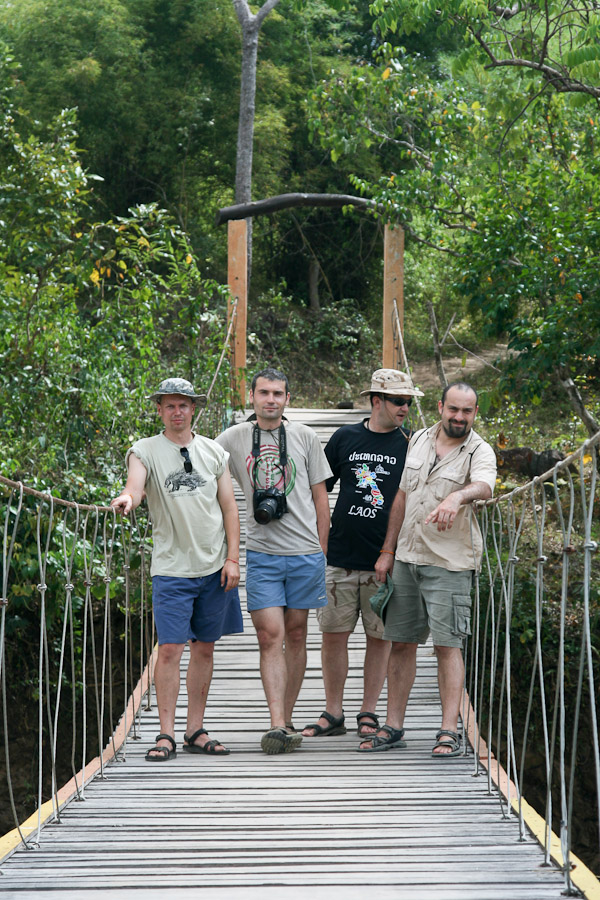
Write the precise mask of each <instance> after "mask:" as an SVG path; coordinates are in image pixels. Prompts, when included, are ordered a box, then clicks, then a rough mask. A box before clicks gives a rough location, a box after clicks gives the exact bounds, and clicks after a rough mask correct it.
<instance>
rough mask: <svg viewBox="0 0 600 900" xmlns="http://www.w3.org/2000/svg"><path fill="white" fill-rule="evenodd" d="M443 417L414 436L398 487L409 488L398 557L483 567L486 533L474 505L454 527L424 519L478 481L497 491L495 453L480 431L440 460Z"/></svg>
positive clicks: (455, 569)
mask: <svg viewBox="0 0 600 900" xmlns="http://www.w3.org/2000/svg"><path fill="white" fill-rule="evenodd" d="M440 427H441V423H440V422H438V423H437V425H434V426H433V427H432V428H427V429H422V430H421V431H417V432H416V434H414V435H413V437H412V438H411V440H410V443H409V445H408V452H407V456H406V463H405V464H404V472H403V473H402V479H401V481H400V489H401V490H403V491H404V493H405V494H406V508H405V513H404V522H403V524H402V528H401V529H400V534H399V535H398V544H397V546H396V559H399V560H401V561H402V562H406V563H416V564H417V565H421V566H439V567H440V568H442V569H447V570H448V571H450V572H462V571H465V570H466V569H476V570H479V568H480V566H481V554H482V538H481V531H480V530H479V525H478V523H477V518H476V517H475V516H474V515H473V509H472V505H471V504H470V503H467V504H465V505H463V506H461V507H460V509H459V510H458V513H457V514H456V519H455V520H454V522H453V524H452V528H450V529H448V530H446V531H438V529H437V522H430V523H429V525H424V524H423V523H424V521H425V519H426V518H427V516H428V515H429V513H430V512H432V511H433V510H434V509H435V508H436V506H438V504H439V503H441V502H442V500H445V499H446V497H447V496H448V494H451V493H453V491H457V490H459V489H460V488H461V487H463V486H464V485H466V484H472V483H473V482H474V481H484V482H485V483H486V484H488V485H489V486H490V488H491V490H492V492H493V490H494V487H495V485H496V454H495V453H494V451H493V450H492V448H491V447H490V445H489V444H488V443H486V442H485V441H484V440H483V438H482V437H480V436H479V435H478V434H477V432H475V431H470V432H469V434H468V435H467V437H466V438H465V440H464V441H463V442H462V444H460V445H459V446H458V447H456V448H455V449H454V450H452V451H451V452H450V453H448V454H447V455H446V456H444V458H443V459H442V460H440V461H439V462H437V463H436V452H435V441H436V438H437V434H438V430H439V428H440Z"/></svg>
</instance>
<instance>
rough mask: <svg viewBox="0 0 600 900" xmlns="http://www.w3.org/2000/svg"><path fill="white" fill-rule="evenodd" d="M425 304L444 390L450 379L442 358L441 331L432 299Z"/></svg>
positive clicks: (439, 376) (436, 362) (437, 366)
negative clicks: (447, 376)
mask: <svg viewBox="0 0 600 900" xmlns="http://www.w3.org/2000/svg"><path fill="white" fill-rule="evenodd" d="M425 305H426V306H427V312H428V313H429V322H430V324H431V337H432V339H433V355H434V357H435V365H436V368H437V372H438V378H439V379H440V384H441V385H442V390H443V389H444V388H447V387H448V379H447V378H446V373H445V372H444V361H443V359H442V348H441V345H440V333H439V331H438V324H437V319H436V316H435V309H434V308H433V303H432V302H431V300H426V301H425Z"/></svg>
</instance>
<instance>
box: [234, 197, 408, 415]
mask: <svg viewBox="0 0 600 900" xmlns="http://www.w3.org/2000/svg"><path fill="white" fill-rule="evenodd" d="M373 205H374V204H373V203H372V202H371V201H369V200H365V198H364V197H354V196H352V195H350V194H281V195H279V196H278V197H270V198H268V199H267V200H259V201H256V202H255V203H244V204H238V205H237V206H229V207H227V208H225V209H220V210H219V211H218V213H217V217H216V224H217V225H221V224H223V223H224V222H227V283H228V286H229V294H230V299H229V303H228V307H227V322H228V324H229V321H230V318H231V316H232V315H235V322H234V326H233V332H232V346H231V370H232V395H233V400H234V404H235V405H238V406H241V407H245V405H246V375H245V372H246V332H247V322H248V252H247V247H248V226H247V221H246V220H247V219H248V218H250V217H252V216H256V215H264V214H266V213H272V212H275V211H277V210H280V209H289V208H290V207H294V206H328V207H341V206H357V207H363V208H372V207H373ZM234 301H237V303H235V312H233V309H234ZM394 301H395V302H396V306H397V308H398V315H399V318H400V328H401V330H402V333H403V334H404V229H403V228H402V227H401V226H400V225H395V226H390V225H386V226H385V232H384V248H383V346H382V351H381V361H382V365H383V367H384V368H386V369H395V368H398V367H399V363H400V361H399V360H398V355H397V349H396V343H395V341H394V317H395V313H394Z"/></svg>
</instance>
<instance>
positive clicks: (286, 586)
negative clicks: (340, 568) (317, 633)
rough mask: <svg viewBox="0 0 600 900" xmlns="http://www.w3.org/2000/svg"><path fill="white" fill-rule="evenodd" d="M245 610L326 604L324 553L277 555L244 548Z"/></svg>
mask: <svg viewBox="0 0 600 900" xmlns="http://www.w3.org/2000/svg"><path fill="white" fill-rule="evenodd" d="M246 595H247V597H248V612H253V611H254V610H255V609H267V607H270V606H287V607H288V609H317V608H318V607H319V606H326V605H327V590H326V588H325V554H324V553H309V554H306V555H305V556H276V555H274V554H271V553H260V552H259V551H258V550H247V551H246Z"/></svg>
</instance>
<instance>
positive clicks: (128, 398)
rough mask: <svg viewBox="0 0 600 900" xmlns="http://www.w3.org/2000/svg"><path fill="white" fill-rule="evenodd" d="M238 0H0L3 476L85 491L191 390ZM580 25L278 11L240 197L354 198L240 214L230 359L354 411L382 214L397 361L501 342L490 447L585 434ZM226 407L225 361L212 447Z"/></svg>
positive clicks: (231, 164) (203, 349)
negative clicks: (391, 260)
mask: <svg viewBox="0 0 600 900" xmlns="http://www.w3.org/2000/svg"><path fill="white" fill-rule="evenodd" d="M240 5H245V3H244V0H95V2H94V3H92V2H90V0H70V2H69V3H67V4H65V3H60V2H57V0H10V2H9V0H0V102H1V104H2V121H1V123H0V128H1V134H0V360H1V367H0V474H2V475H4V476H6V477H8V478H11V479H22V480H23V481H25V482H26V483H28V484H30V485H32V486H34V487H37V488H39V489H41V490H46V489H52V491H53V493H55V494H57V495H60V496H62V497H64V498H65V499H78V500H80V501H83V502H100V503H105V502H106V501H107V500H108V498H110V497H111V496H112V495H113V494H114V487H115V485H116V484H120V482H121V479H122V476H123V455H124V451H125V449H126V447H127V446H128V445H129V443H130V442H131V441H132V440H133V439H134V438H136V437H138V436H141V435H143V434H148V433H152V432H153V431H154V430H155V423H154V417H153V414H152V412H151V411H150V410H149V409H148V404H147V403H146V402H145V397H146V396H147V395H148V394H149V393H151V391H152V390H153V389H154V387H155V385H156V383H157V382H158V381H159V380H161V379H162V378H163V377H165V374H166V373H172V374H178V375H181V376H183V377H186V378H189V379H190V380H191V381H193V383H194V385H195V386H196V387H197V388H198V389H204V390H206V388H207V387H208V384H209V383H210V381H211V379H212V377H213V375H214V373H215V371H216V366H217V362H218V359H219V356H220V353H221V350H222V344H223V339H224V335H225V318H226V302H227V292H226V290H225V289H224V287H223V284H224V283H225V282H226V272H227V260H226V230H225V228H224V227H221V228H217V227H216V226H215V225H214V218H215V213H216V211H217V210H218V209H219V208H221V207H223V206H227V205H231V204H232V203H234V202H235V200H236V196H235V174H236V160H237V155H238V146H237V142H238V137H237V133H238V113H239V84H240V75H241V49H240V23H239V21H238V17H237V15H236V9H237V8H238V7H239V6H240ZM260 7H261V4H260V3H258V4H254V5H252V6H251V10H252V11H254V12H256V11H257V10H258V9H260ZM599 38H600V9H599V8H598V5H597V3H593V2H592V3H583V4H575V3H574V2H572V0H567V2H563V3H560V4H559V3H557V2H555V0H546V2H545V3H542V2H540V0H534V2H532V3H528V4H519V3H516V4H515V5H513V6H511V7H506V8H504V7H501V6H500V5H498V4H496V3H492V2H490V3H489V4H488V3H481V2H479V0H440V2H438V3H436V4H433V3H431V2H429V0H373V2H371V3H369V2H368V0H347V2H344V0H336V2H335V3H334V4H331V5H330V4H329V3H327V2H326V0H281V2H277V3H276V4H274V5H273V9H272V10H271V11H270V12H269V14H268V15H267V16H266V17H265V19H264V22H263V24H262V27H261V30H260V35H259V51H258V64H257V70H256V115H255V120H254V134H253V148H254V160H253V168H252V198H253V199H255V200H257V199H262V198H265V197H268V196H273V195H276V194H280V193H287V192H293V191H299V192H312V193H354V194H358V195H361V196H364V197H366V198H369V199H370V200H372V201H373V204H374V207H373V211H372V212H365V211H361V212H357V211H356V210H354V211H352V210H349V209H345V210H344V211H343V212H342V211H336V210H333V211H332V210H317V209H312V210H309V209H300V210H288V211H284V212H282V213H278V214H277V215H273V216H268V217H259V218H256V219H255V220H254V226H253V260H252V280H251V290H250V303H249V316H250V323H249V325H250V335H249V360H250V362H249V366H250V367H251V368H255V367H257V366H260V365H262V364H266V363H268V362H272V363H275V364H276V365H278V366H281V367H283V368H285V369H287V370H288V372H289V374H290V376H291V381H292V388H293V391H294V399H295V400H296V401H297V402H298V403H302V404H306V405H310V404H311V403H312V404H314V405H322V404H325V403H336V402H337V401H338V400H341V399H352V398H355V397H356V392H357V390H358V389H359V386H360V387H363V386H364V382H365V379H366V378H367V375H368V373H369V372H370V371H372V369H373V368H376V367H377V366H378V365H379V363H380V349H379V348H380V342H381V323H380V319H381V284H382V234H383V224H384V222H386V221H389V222H392V223H398V222H399V223H401V224H402V225H403V226H404V228H405V230H406V264H405V272H406V286H405V299H406V320H405V321H406V344H407V349H408V354H409V357H410V359H411V360H415V361H423V360H426V359H431V357H432V347H433V345H432V333H431V322H432V320H433V319H435V321H436V323H437V326H438V329H439V333H440V335H444V334H445V333H446V332H447V330H450V332H451V339H452V341H453V342H454V343H453V344H452V345H450V338H448V341H447V343H446V344H445V348H444V352H446V351H447V349H448V347H450V346H452V347H453V348H454V349H453V351H452V352H458V353H459V354H461V353H463V352H465V351H464V350H463V349H462V348H464V347H466V348H468V349H469V350H475V351H477V350H478V349H479V348H481V347H486V346H489V345H493V344H495V343H496V342H498V341H500V342H502V343H503V344H506V345H508V352H507V355H506V356H505V358H504V359H503V360H502V362H501V363H498V368H497V369H495V370H493V369H486V370H485V373H484V374H481V375H478V376H477V386H478V387H479V388H480V389H482V394H481V397H482V403H481V411H482V417H481V427H480V430H481V431H483V432H484V433H485V434H486V435H487V436H489V439H490V440H491V441H492V442H494V443H496V442H504V444H505V445H506V443H508V444H509V445H512V446H516V445H522V444H527V445H529V446H531V447H534V448H535V449H537V450H542V449H544V448H547V447H557V448H558V449H561V450H563V451H566V450H569V449H572V448H573V447H574V446H576V445H577V444H578V443H580V442H581V440H582V439H584V438H585V437H586V436H587V435H589V434H591V433H593V432H594V431H596V430H597V429H598V427H599V426H598V419H599V418H600V400H599V397H600V290H599V280H600V276H599V272H600V154H599V153H598V142H599V139H600V134H599V120H600V109H599V102H600V49H599V48H600V41H599ZM456 344H459V345H460V348H461V349H460V350H458V351H457V350H456V349H455V348H456ZM432 368H433V363H432ZM437 393H438V390H437V388H436V389H435V390H434V391H432V392H431V393H430V394H428V397H427V400H426V409H428V410H429V411H430V413H431V415H432V416H433V415H435V399H436V397H437ZM228 405H229V395H228V371H227V366H225V367H224V369H223V370H222V373H221V375H220V377H219V379H218V381H217V383H216V387H215V393H214V395H213V403H212V407H211V410H212V411H211V413H210V414H209V416H208V418H207V420H206V421H205V423H204V427H205V430H206V431H207V432H208V433H209V434H213V433H215V432H216V431H218V430H219V429H220V428H221V427H222V425H223V421H224V415H225V413H226V410H227V408H228ZM23 565H25V563H23ZM527 602H528V601H527V598H524V599H523V604H524V608H527ZM596 602H597V597H596ZM19 603H21V604H22V605H21V606H20V607H19ZM13 612H16V613H17V614H18V615H17V618H13V621H12V626H11V627H12V628H13V631H12V632H11V635H10V637H11V642H12V648H13V649H12V650H11V652H12V653H13V654H15V653H16V652H18V651H17V649H16V648H18V647H19V642H20V641H21V642H24V645H26V644H27V640H28V639H27V637H26V634H25V629H27V628H33V627H34V623H35V610H34V609H33V608H29V605H28V603H27V602H26V599H24V598H21V600H19V599H18V598H16V599H15V600H14V605H13ZM517 615H521V613H517ZM523 615H524V614H523ZM19 616H20V617H21V618H19ZM56 617H57V621H56V623H55V624H56V628H57V629H58V628H59V627H60V623H59V621H58V610H57V613H56ZM595 627H596V640H597V623H596V626H595ZM20 629H22V630H21V631H20ZM21 645H23V644H21ZM596 646H598V645H597V644H596ZM529 651H530V647H529V646H528V645H527V641H524V642H523V652H524V653H528V652H529ZM15 671H16V670H15ZM28 678H29V676H28V675H27V673H23V674H22V683H21V684H16V683H15V684H13V685H12V686H11V691H12V692H13V697H14V698H17V697H18V695H19V691H21V690H22V689H24V690H26V691H29V692H31V691H32V690H33V688H32V687H31V684H30V682H29V680H28ZM15 702H16V701H15ZM10 825H11V822H10V821H9V820H7V821H6V823H5V826H6V827H10ZM1 830H2V827H1V826H0V831H1Z"/></svg>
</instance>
